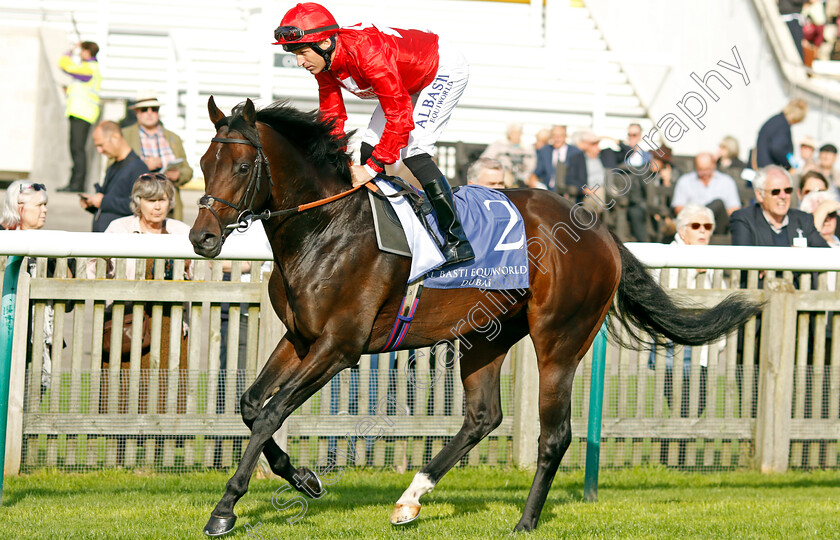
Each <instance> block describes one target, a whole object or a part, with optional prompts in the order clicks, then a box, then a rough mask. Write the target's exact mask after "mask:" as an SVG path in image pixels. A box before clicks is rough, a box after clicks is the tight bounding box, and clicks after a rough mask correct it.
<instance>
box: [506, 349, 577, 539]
mask: <svg viewBox="0 0 840 540" xmlns="http://www.w3.org/2000/svg"><path fill="white" fill-rule="evenodd" d="M576 366H577V362H571V361H569V362H568V363H567V365H564V366H558V369H555V370H540V439H539V447H538V452H537V472H536V474H535V475H534V481H533V483H532V484H531V491H530V492H529V493H528V500H527V501H526V502H525V508H524V509H523V511H522V518H521V519H520V520H519V523H517V524H516V527H515V528H514V530H516V531H530V530H533V529H534V528H535V527H536V526H537V522H538V521H539V519H540V513H541V512H542V508H543V505H544V504H545V499H546V497H547V496H548V491H549V489H550V488H551V483H552V482H553V481H554V475H555V474H556V473H557V468H558V467H559V466H560V460H562V459H563V455H564V454H565V453H566V450H567V449H568V448H569V444H570V443H571V442H572V421H571V418H572V417H571V403H572V400H571V396H572V382H573V379H574V374H575V367H576ZM545 371H550V372H549V373H545Z"/></svg>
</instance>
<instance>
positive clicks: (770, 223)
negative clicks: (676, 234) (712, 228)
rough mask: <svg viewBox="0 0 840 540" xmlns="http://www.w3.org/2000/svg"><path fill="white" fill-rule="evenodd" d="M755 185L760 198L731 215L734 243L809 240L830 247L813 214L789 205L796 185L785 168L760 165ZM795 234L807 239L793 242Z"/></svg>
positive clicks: (783, 243) (782, 243) (785, 243)
mask: <svg viewBox="0 0 840 540" xmlns="http://www.w3.org/2000/svg"><path fill="white" fill-rule="evenodd" d="M753 188H754V189H755V198H756V201H757V202H756V203H755V204H754V205H752V206H749V207H747V208H743V209H741V210H738V211H737V212H735V213H734V214H732V217H731V218H730V223H731V227H732V244H733V245H736V246H781V247H789V246H793V245H801V244H804V243H805V242H807V245H808V246H810V247H828V244H826V242H825V240H823V238H822V237H821V236H820V233H819V231H817V229H816V228H815V227H814V219H813V217H812V216H811V215H810V214H806V213H805V212H802V211H800V210H794V209H792V208H791V207H790V198H791V197H790V196H791V194H792V193H793V186H792V183H791V179H790V175H789V174H788V172H787V171H786V170H785V169H783V168H781V167H779V166H778V165H771V166H769V167H764V168H762V169H759V170H758V171H756V175H755V178H754V179H753ZM796 238H804V239H805V240H797V241H796V244H794V239H796Z"/></svg>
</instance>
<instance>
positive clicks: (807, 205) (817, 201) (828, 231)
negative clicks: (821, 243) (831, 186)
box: [799, 191, 840, 248]
mask: <svg viewBox="0 0 840 540" xmlns="http://www.w3.org/2000/svg"><path fill="white" fill-rule="evenodd" d="M799 209H800V210H802V211H803V212H807V213H809V214H811V215H813V216H814V227H815V228H816V229H817V230H818V231H820V236H822V238H823V240H825V241H826V243H827V244H828V246H829V247H833V248H836V247H840V239H838V238H837V236H836V235H835V229H836V227H837V211H838V210H840V201H838V200H837V197H836V196H835V195H834V194H832V193H830V192H828V191H813V192H811V193H809V194H808V195H806V196H805V197H804V198H803V199H802V202H801V203H800V205H799Z"/></svg>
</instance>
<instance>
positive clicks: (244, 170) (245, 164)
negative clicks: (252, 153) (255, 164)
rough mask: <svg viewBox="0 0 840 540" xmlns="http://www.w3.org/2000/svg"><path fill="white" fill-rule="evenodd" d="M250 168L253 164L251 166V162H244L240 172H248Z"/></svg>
mask: <svg viewBox="0 0 840 540" xmlns="http://www.w3.org/2000/svg"><path fill="white" fill-rule="evenodd" d="M250 168H251V166H250V165H249V164H247V163H243V164H241V165H240V166H239V173H240V174H245V173H247V172H248V170H249V169H250Z"/></svg>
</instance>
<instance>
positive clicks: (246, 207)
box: [198, 118, 416, 238]
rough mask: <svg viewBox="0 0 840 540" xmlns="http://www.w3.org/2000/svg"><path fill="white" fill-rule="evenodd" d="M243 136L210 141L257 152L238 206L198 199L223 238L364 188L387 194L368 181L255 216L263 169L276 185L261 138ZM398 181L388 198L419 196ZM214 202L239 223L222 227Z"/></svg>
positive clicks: (227, 202)
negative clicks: (397, 188)
mask: <svg viewBox="0 0 840 540" xmlns="http://www.w3.org/2000/svg"><path fill="white" fill-rule="evenodd" d="M226 121H227V118H225V119H224V120H222V121H220V122H219V123H218V124H217V125H216V129H219V128H221V126H223V125H226V123H227V122H226ZM240 133H241V132H240ZM242 136H243V137H246V138H245V139H228V138H225V137H213V138H212V139H210V141H211V142H219V143H230V144H247V145H248V146H253V147H254V148H256V149H257V157H256V159H255V160H254V168H253V170H252V171H251V175H250V177H249V179H248V188H247V189H246V190H245V193H244V194H243V195H242V199H241V200H240V201H239V203H238V204H233V203H232V202H230V201H226V200H224V199H220V198H219V197H213V196H212V195H208V194H207V193H205V194H204V195H202V197H201V198H200V199H199V200H198V208H199V210H200V209H202V208H204V209H207V210H209V211H210V212H211V213H212V214H213V215H214V216H215V217H216V221H218V222H219V228H220V229H221V230H222V231H223V235H224V237H225V238H227V236H229V235H230V234H231V233H232V232H233V231H234V230H238V231H244V230H246V229H247V228H248V227H249V226H250V224H251V223H252V222H253V220H256V219H259V220H263V221H265V220H269V219H271V218H274V217H280V216H288V215H292V214H298V213H300V212H305V211H306V210H310V209H312V208H317V207H319V206H323V205H325V204H329V203H331V202H334V201H337V200H339V199H342V198H344V197H346V196H348V195H350V194H352V193H355V192H356V191H358V190H359V189H361V188H362V187H366V188H368V189H369V190H370V191H372V192H373V193H379V194H381V195H384V194H382V193H380V190H379V188H378V187H376V184H374V183H373V182H372V181H367V182H365V183H364V184H360V185H358V186H355V187H352V188H350V189H348V190H347V191H342V192H341V193H337V194H335V195H331V196H329V197H326V198H324V199H319V200H317V201H313V202H311V203H306V204H301V205H298V206H295V207H294V208H286V209H283V210H275V211H274V212H271V211H269V210H265V211H264V212H260V213H259V214H255V213H254V210H253V207H254V199H255V198H256V195H257V189H255V188H256V187H257V184H258V182H259V180H260V177H261V176H262V171H263V167H265V172H266V174H267V175H268V183H269V185H270V186H274V182H273V180H272V178H271V167H270V166H269V163H268V157H267V156H266V155H265V152H264V151H263V147H262V144H261V143H260V141H259V135H257V140H256V141H252V140H251V139H250V138H249V137H248V136H247V135H245V134H244V133H242ZM378 176H380V175H378ZM381 176H384V175H381ZM387 179H388V180H392V181H393V180H394V179H393V178H391V177H387ZM371 180H372V179H371ZM398 180H399V185H400V186H401V187H402V189H401V190H400V191H399V192H397V193H394V194H393V195H387V197H398V196H402V195H409V196H411V195H415V196H416V194H415V193H414V192H413V191H411V189H410V187H408V185H407V184H405V183H404V182H403V181H402V180H401V179H398ZM252 190H253V192H252ZM249 196H250V200H248V199H249ZM214 202H220V203H222V204H224V205H226V206H229V207H230V208H233V209H234V210H236V211H237V212H239V216H238V217H237V218H236V222H235V223H231V224H230V225H227V226H223V225H222V218H221V217H220V216H219V214H218V213H217V212H216V210H215V209H213V203H214Z"/></svg>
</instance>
